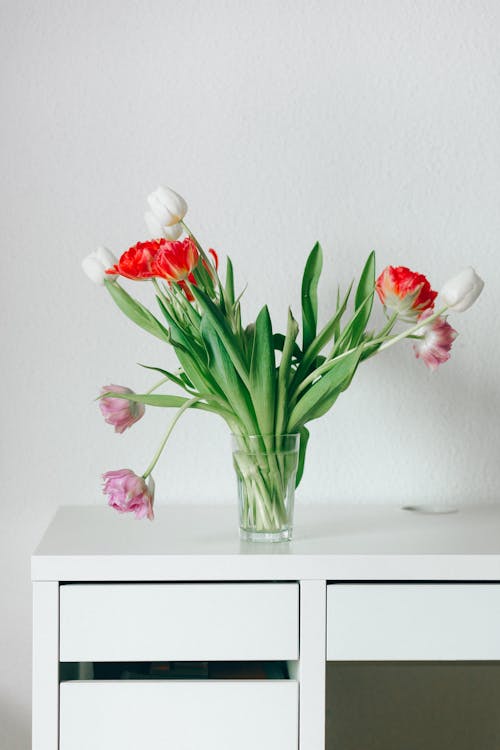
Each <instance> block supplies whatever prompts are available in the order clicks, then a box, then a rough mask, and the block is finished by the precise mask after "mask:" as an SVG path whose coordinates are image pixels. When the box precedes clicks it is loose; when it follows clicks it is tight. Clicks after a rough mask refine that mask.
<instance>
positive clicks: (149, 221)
mask: <svg viewBox="0 0 500 750" xmlns="http://www.w3.org/2000/svg"><path fill="white" fill-rule="evenodd" d="M144 221H145V222H146V226H147V228H148V230H149V234H150V235H151V239H152V240H157V239H158V238H159V237H165V239H167V240H178V239H179V237H180V236H181V234H182V232H183V229H182V226H181V225H180V224H172V226H170V227H167V226H162V224H161V222H159V221H158V219H157V218H156V216H155V215H154V214H153V213H151V211H146V213H145V214H144Z"/></svg>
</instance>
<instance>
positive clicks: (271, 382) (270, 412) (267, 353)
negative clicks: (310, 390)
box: [250, 305, 276, 435]
mask: <svg viewBox="0 0 500 750" xmlns="http://www.w3.org/2000/svg"><path fill="white" fill-rule="evenodd" d="M275 391H276V361H275V359H274V343H273V329H272V325H271V318H270V315H269V310H268V309H267V305H264V307H263V308H262V310H261V311H260V313H259V314H258V316H257V320H256V321H255V336H254V339H253V349H252V361H251V364H250V393H251V397H252V402H253V406H254V410H255V414H256V417H257V422H258V425H259V431H260V434H261V435H272V434H273V433H274V404H275Z"/></svg>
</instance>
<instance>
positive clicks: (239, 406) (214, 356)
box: [201, 317, 256, 433]
mask: <svg viewBox="0 0 500 750" xmlns="http://www.w3.org/2000/svg"><path fill="white" fill-rule="evenodd" d="M201 334H202V336H203V341H204V342H205V347H206V350H207V354H208V363H209V368H210V371H211V373H212V374H213V375H214V377H215V379H216V381H217V383H218V385H219V387H220V388H221V390H222V391H223V393H224V396H225V398H226V400H227V401H228V403H229V404H230V405H231V408H232V409H233V410H234V412H235V413H236V414H237V415H238V417H239V418H240V420H241V421H242V422H243V424H245V426H246V428H247V430H248V431H249V432H250V433H255V431H256V425H255V417H254V413H253V409H252V404H251V400H250V396H249V394H248V391H247V389H246V387H245V385H244V383H243V382H242V380H241V378H240V377H239V375H238V373H237V372H236V368H235V367H234V365H233V363H232V361H231V357H230V356H229V355H228V353H227V351H226V349H225V347H224V345H223V343H222V341H221V339H220V337H219V336H218V333H217V331H216V330H215V328H214V326H213V325H212V323H211V321H210V320H209V319H208V317H207V318H203V319H202V322H201Z"/></svg>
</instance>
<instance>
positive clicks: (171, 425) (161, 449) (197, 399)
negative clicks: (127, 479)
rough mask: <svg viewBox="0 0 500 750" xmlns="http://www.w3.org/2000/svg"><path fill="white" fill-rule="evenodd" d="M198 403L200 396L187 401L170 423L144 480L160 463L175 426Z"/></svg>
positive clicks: (144, 474) (145, 473) (144, 475)
mask: <svg viewBox="0 0 500 750" xmlns="http://www.w3.org/2000/svg"><path fill="white" fill-rule="evenodd" d="M197 401H200V398H199V397H198V396H197V397H196V398H191V399H189V401H186V403H185V404H183V405H182V406H181V408H180V409H179V410H178V412H177V414H176V415H175V417H174V418H173V419H172V421H171V422H170V424H169V427H168V430H167V431H166V433H165V436H164V438H163V440H162V441H161V443H160V445H159V447H158V450H157V451H156V453H155V454H154V456H153V460H152V461H151V463H150V464H149V466H148V468H147V469H146V471H145V472H144V473H143V475H142V476H143V478H144V479H147V477H148V476H149V475H150V474H151V472H152V471H153V469H154V467H155V466H156V464H157V463H158V459H159V458H160V456H161V453H162V451H163V449H164V447H165V445H166V443H167V440H168V439H169V437H170V435H171V433H172V430H173V429H174V427H175V425H176V424H177V422H178V421H179V419H180V417H182V415H183V414H184V412H185V411H186V410H187V409H189V407H190V406H192V405H193V404H195V403H196V402H197Z"/></svg>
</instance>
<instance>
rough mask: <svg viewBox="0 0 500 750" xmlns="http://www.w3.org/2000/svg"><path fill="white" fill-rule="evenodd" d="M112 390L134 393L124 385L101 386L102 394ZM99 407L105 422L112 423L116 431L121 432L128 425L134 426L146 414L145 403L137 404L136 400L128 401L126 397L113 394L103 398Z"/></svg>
mask: <svg viewBox="0 0 500 750" xmlns="http://www.w3.org/2000/svg"><path fill="white" fill-rule="evenodd" d="M110 391H111V392H113V393H125V394H127V395H130V394H133V393H134V391H131V390H130V388H125V386H123V385H105V386H103V387H102V388H101V394H103V393H109V392H110ZM99 407H100V409H101V412H102V416H103V417H104V420H105V422H107V423H108V424H112V425H113V427H114V428H115V432H120V433H121V432H125V430H126V429H127V427H132V425H133V424H135V423H136V422H138V421H139V419H140V418H141V417H142V416H144V411H145V409H144V405H143V404H137V403H136V402H135V401H128V400H127V399H125V398H113V397H112V396H107V397H106V398H101V400H100V401H99Z"/></svg>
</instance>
